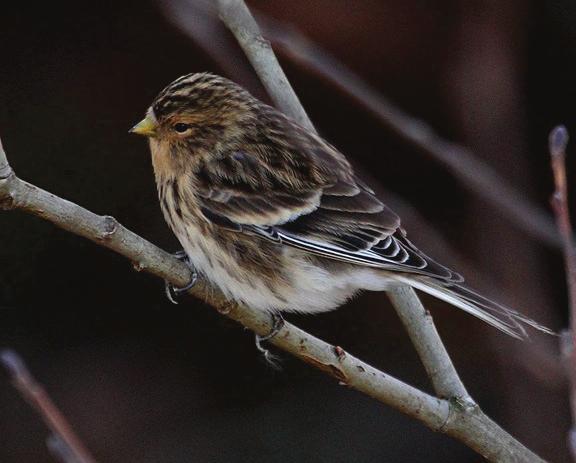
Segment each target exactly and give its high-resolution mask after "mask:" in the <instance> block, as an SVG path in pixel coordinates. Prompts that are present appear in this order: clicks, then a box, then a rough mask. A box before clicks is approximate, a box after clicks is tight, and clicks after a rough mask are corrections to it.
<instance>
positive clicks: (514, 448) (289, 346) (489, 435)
mask: <svg viewBox="0 0 576 463" xmlns="http://www.w3.org/2000/svg"><path fill="white" fill-rule="evenodd" d="M0 165H5V166H6V168H5V170H4V171H5V172H6V173H7V175H6V176H5V177H4V178H0V208H2V207H3V208H4V209H20V210H23V211H25V212H28V213H31V214H34V215H37V216H39V217H42V218H44V219H46V220H49V221H50V222H52V223H54V224H55V225H57V226H59V227H61V228H63V229H65V230H68V231H70V232H72V233H75V234H77V235H80V236H83V237H85V238H87V239H90V240H91V241H94V242H95V243H97V244H99V245H100V246H105V247H107V248H109V249H112V250H113V251H115V252H117V253H119V254H121V255H123V256H125V257H127V258H128V259H130V260H131V261H133V262H135V268H136V269H137V270H144V271H146V272H148V273H150V274H153V275H156V276H158V277H160V278H162V279H166V280H168V281H170V282H171V283H173V284H174V285H177V286H183V285H184V284H186V283H187V282H188V281H189V278H190V269H189V268H188V266H187V265H186V264H184V263H183V262H181V261H179V260H178V259H176V258H175V257H173V256H172V255H170V254H168V253H167V252H165V251H163V250H161V249H159V248H158V247H156V246H154V245H153V244H151V243H150V242H148V241H146V240H145V239H143V238H141V237H140V236H138V235H136V234H135V233H133V232H131V231H130V230H128V229H127V228H125V227H123V226H122V225H121V224H119V223H118V222H117V221H116V220H114V219H113V218H112V217H108V216H104V217H103V216H99V215H96V214H94V213H92V212H90V211H88V210H86V209H84V208H83V207H81V206H78V205H76V204H74V203H72V202H70V201H66V200H65V199H62V198H60V197H58V196H56V195H53V194H51V193H48V192H46V191H44V190H42V189H40V188H38V187H36V186H34V185H31V184H30V183H27V182H24V181H22V180H20V179H19V178H18V177H17V176H16V175H15V174H14V172H13V171H12V170H11V169H10V167H9V166H8V161H7V159H6V155H5V153H4V151H3V150H2V149H0ZM189 293H190V294H191V295H194V296H196V297H199V298H201V299H203V300H205V301H207V302H208V303H210V304H212V305H213V306H214V307H215V308H216V309H217V310H219V311H220V312H221V313H222V314H225V315H226V316H228V317H230V318H231V319H233V320H236V321H237V322H239V323H241V324H242V325H244V326H245V327H246V328H248V329H250V330H252V331H254V332H256V333H258V334H261V335H265V334H267V333H269V332H270V329H271V328H272V327H271V322H270V319H269V317H268V316H267V315H266V314H265V313H263V312H260V311H257V310H254V309H252V308H250V307H246V306H240V305H237V304H233V303H231V302H230V301H227V300H226V299H225V298H224V297H223V296H222V294H220V293H219V292H218V291H217V290H216V288H213V287H210V286H209V285H208V283H207V282H206V281H205V280H202V279H200V280H199V282H198V283H197V285H196V286H195V287H194V288H192V289H191V290H190V291H189ZM270 342H271V343H272V344H274V345H275V346H277V347H278V348H280V349H282V350H284V351H286V352H289V353H291V354H292V355H294V356H296V357H298V358H299V359H301V360H303V361H305V362H306V363H308V364H310V365H312V366H314V367H316V368H318V369H320V370H322V371H324V372H326V373H328V374H329V375H331V376H333V377H334V378H336V379H338V380H339V381H342V382H345V383H346V384H347V385H349V386H350V387H352V388H354V389H356V390H358V391H360V392H362V393H364V394H366V395H368V396H370V397H373V398H375V399H376V400H378V401H380V402H382V403H385V404H387V405H389V406H391V407H394V408H396V409H397V410H399V411H401V412H402V413H405V414H406V415H408V416H410V417H412V418H414V419H416V420H419V421H421V422H422V423H424V424H425V425H426V426H428V427H430V428H431V429H432V430H434V431H438V432H443V433H446V434H448V435H450V436H452V437H454V438H456V439H458V440H460V441H461V442H463V443H465V444H466V445H468V446H469V447H470V448H472V449H474V450H475V451H477V452H478V453H480V454H481V455H483V456H485V457H486V458H487V459H489V460H490V461H501V462H543V460H542V459H540V458H539V457H538V456H537V455H535V454H534V453H532V452H531V451H530V450H528V449H527V448H526V447H524V446H523V445H522V444H520V443H519V442H518V441H517V440H515V439H514V438H513V437H512V436H510V435H509V434H508V433H506V432H505V431H504V430H502V429H501V428H500V427H499V426H498V425H497V424H496V423H494V422H493V421H492V420H490V418H488V417H487V416H486V415H484V413H483V412H482V411H481V410H480V408H479V407H477V406H476V407H470V406H469V404H467V403H464V404H462V403H461V402H460V401H459V400H457V399H454V400H446V399H439V398H436V397H433V396H431V395H429V394H426V393H424V392H422V391H420V390H418V389H416V388H414V387H412V386H410V385H408V384H406V383H404V382H402V381H400V380H398V379H396V378H394V377H393V376H390V375H388V374H386V373H383V372H381V371H379V370H377V369H375V368H374V367H372V366H370V365H368V364H366V363H364V362H362V361H361V360H359V359H357V358H355V357H353V356H352V355H350V354H348V353H346V352H345V351H344V350H343V349H341V348H336V347H335V346H332V345H330V344H328V343H326V342H324V341H322V340H320V339H318V338H316V337H314V336H312V335H310V334H308V333H306V332H304V331H302V330H300V329H299V328H297V327H295V326H294V325H292V324H290V323H288V322H286V323H285V325H284V326H283V328H282V329H281V331H280V332H279V333H278V335H276V336H275V337H273V338H272V339H271V340H270Z"/></svg>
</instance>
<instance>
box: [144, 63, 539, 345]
mask: <svg viewBox="0 0 576 463" xmlns="http://www.w3.org/2000/svg"><path fill="white" fill-rule="evenodd" d="M134 131H135V132H137V133H141V134H144V135H147V136H149V140H150V148H151V152H152V161H153V166H154V172H155V176H156V183H157V187H158V193H159V197H160V203H161V207H162V211H163V213H164V216H165V218H166V221H167V222H168V224H169V226H170V227H171V228H172V230H173V231H174V233H175V234H176V236H177V237H178V239H179V241H180V243H181V244H182V246H183V247H184V250H185V251H186V253H187V254H188V255H189V257H190V259H191V262H192V263H193V265H194V266H195V267H196V269H197V270H198V271H199V272H201V273H202V274H203V275H204V276H205V277H206V278H207V279H208V280H209V281H211V282H212V283H213V284H214V285H216V286H217V287H218V288H219V289H220V290H222V292H223V293H224V294H225V295H226V296H227V297H229V298H230V299H234V300H237V301H240V302H243V303H245V304H247V305H250V306H252V307H254V308H257V309H260V310H265V311H298V312H304V313H311V312H322V311H327V310H331V309H334V308H336V307H338V306H339V305H340V304H342V303H343V302H345V301H346V299H348V298H350V297H351V296H353V295H354V294H355V293H356V292H358V291H359V290H362V289H365V290H377V291H378V290H387V289H390V287H391V286H392V285H398V284H408V285H411V286H413V287H415V288H417V289H419V290H422V291H424V292H427V293H429V294H432V295H433V296H436V297H438V298H440V299H442V300H444V301H447V302H449V303H451V304H453V305H455V306H457V307H459V308H461V309H463V310H465V311H467V312H469V313H472V314H473V315H475V316H477V317H479V318H481V319H482V320H484V321H486V322H488V323H490V324H492V325H494V326H496V327H497V328H499V329H501V330H503V331H505V332H507V333H508V334H511V335H513V336H523V335H524V334H525V331H524V328H523V327H522V324H524V323H526V324H529V325H532V326H533V327H536V328H539V329H542V330H544V331H546V329H545V328H542V327H540V326H539V325H537V324H536V323H535V322H533V321H531V320H529V319H527V318H526V317H524V316H522V315H521V314H519V313H517V312H514V311H512V310H510V309H508V308H505V307H502V306H500V305H498V304H496V303H494V302H492V301H489V300H488V299H485V298H483V297H481V296H479V295H477V294H476V293H474V292H472V291H470V290H469V289H467V288H465V287H464V286H463V285H462V282H463V279H462V277H461V276H460V275H458V274H457V273H455V272H453V271H452V270H450V269H448V268H446V267H444V266H442V265H441V264H439V263H437V262H435V261H434V260H432V259H431V258H429V257H428V256H426V255H425V254H423V253H422V252H421V251H420V250H418V249H417V248H416V247H415V246H414V245H413V244H412V243H411V242H410V241H409V240H408V239H407V238H406V235H405V232H404V230H403V229H402V228H401V225H400V219H399V218H398V216H397V215H396V214H395V213H394V212H393V211H392V210H390V209H389V208H388V207H386V206H385V205H384V204H383V203H382V202H381V201H380V200H379V199H378V198H377V197H376V196H375V194H374V192H373V191H372V190H371V189H370V188H369V187H368V186H367V185H366V184H364V183H363V182H362V181H361V180H360V179H359V178H358V177H357V176H356V174H355V173H354V170H353V169H352V167H351V166H350V164H349V162H348V161H347V160H346V158H345V157H344V156H343V155H342V154H341V153H340V152H339V151H338V150H336V149H335V148H334V147H333V146H331V145H330V144H328V143H327V142H326V141H324V140H323V139H321V138H320V137H318V136H317V135H315V134H314V133H311V132H309V131H307V130H305V129H304V128H302V127H300V126H299V125H298V124H296V123H295V122H293V121H292V120H290V119H289V118H287V117H286V116H284V115H283V114H282V113H280V112H279V111H277V110H276V109H274V108H272V107H270V106H268V105H266V104H264V103H262V102H260V101H258V100H257V99H255V98H254V97H252V96H251V95H250V94H249V93H248V92H246V91H245V90H243V89H242V88H241V87H239V86H238V85H236V84H234V83H233V82H231V81H229V80H227V79H224V78H222V77H218V76H215V75H212V74H190V75H187V76H183V77H181V78H179V79H177V80H176V81H174V82H173V83H171V84H170V85H169V86H168V87H166V88H165V89H164V90H163V91H162V92H161V93H160V94H159V95H158V97H157V98H156V99H155V100H154V102H153V103H152V105H151V106H150V108H149V109H148V112H147V117H146V119H145V120H144V121H142V122H141V123H140V124H139V125H138V126H136V127H135V129H134Z"/></svg>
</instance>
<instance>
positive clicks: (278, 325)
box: [255, 313, 284, 370]
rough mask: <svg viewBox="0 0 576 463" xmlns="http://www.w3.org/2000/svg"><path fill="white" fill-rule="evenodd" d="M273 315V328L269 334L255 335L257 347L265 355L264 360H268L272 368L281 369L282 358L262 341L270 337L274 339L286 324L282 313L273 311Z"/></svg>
mask: <svg viewBox="0 0 576 463" xmlns="http://www.w3.org/2000/svg"><path fill="white" fill-rule="evenodd" d="M271 316H272V329H271V330H270V332H269V333H268V334H266V335H264V336H260V335H259V334H257V335H256V336H255V342H256V349H258V352H260V353H261V354H262V355H263V357H264V360H266V362H267V363H268V364H269V365H270V366H272V368H274V369H275V370H279V369H280V363H279V360H280V359H279V358H278V357H277V356H275V355H274V354H272V353H271V352H270V351H269V350H268V349H266V348H264V347H262V342H264V341H269V340H270V339H272V338H273V337H274V336H276V335H277V334H278V333H279V332H280V330H281V329H282V327H283V326H284V319H283V318H282V316H281V315H280V314H277V313H272V314H271Z"/></svg>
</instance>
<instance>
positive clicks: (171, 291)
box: [164, 250, 198, 304]
mask: <svg viewBox="0 0 576 463" xmlns="http://www.w3.org/2000/svg"><path fill="white" fill-rule="evenodd" d="M173 256H174V257H176V259H178V260H180V261H182V262H184V263H186V264H188V266H189V267H190V270H191V272H192V276H191V277H190V282H189V283H188V284H187V285H186V286H183V287H182V288H176V287H175V286H174V285H173V284H172V283H170V282H169V281H164V291H165V292H166V297H167V298H168V300H169V301H170V302H172V304H178V301H177V300H176V299H177V298H178V297H180V296H181V295H182V294H184V293H186V292H188V291H189V290H190V289H191V288H192V287H193V286H194V285H195V284H196V281H198V273H197V272H196V270H195V269H194V267H193V266H192V263H191V262H190V259H189V258H188V255H187V254H186V252H185V251H183V250H182V251H178V252H175V253H174V254H173Z"/></svg>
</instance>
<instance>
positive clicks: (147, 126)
mask: <svg viewBox="0 0 576 463" xmlns="http://www.w3.org/2000/svg"><path fill="white" fill-rule="evenodd" d="M157 127H158V124H157V123H156V121H154V120H152V118H151V117H149V116H146V117H145V118H144V119H142V120H141V121H140V122H138V124H136V125H135V126H134V127H132V128H131V129H130V133H135V134H137V135H143V136H145V137H153V136H154V135H156V128H157Z"/></svg>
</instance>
